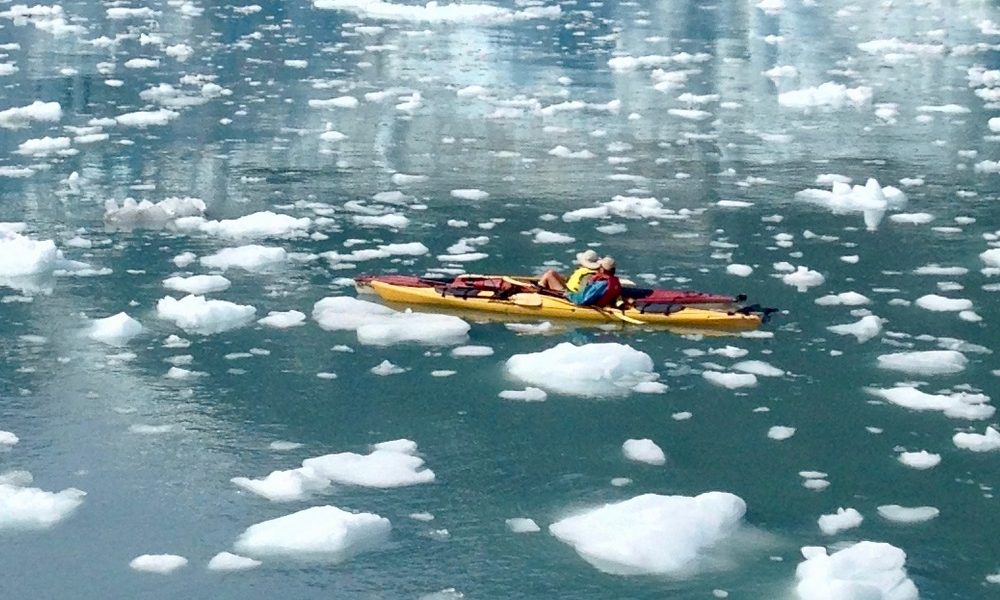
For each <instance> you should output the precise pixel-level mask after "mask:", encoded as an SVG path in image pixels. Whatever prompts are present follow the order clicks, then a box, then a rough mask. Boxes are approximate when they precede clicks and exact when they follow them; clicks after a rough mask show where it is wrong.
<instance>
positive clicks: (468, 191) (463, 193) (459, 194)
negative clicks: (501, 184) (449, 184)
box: [451, 188, 490, 200]
mask: <svg viewBox="0 0 1000 600" xmlns="http://www.w3.org/2000/svg"><path fill="white" fill-rule="evenodd" d="M451 197H452V198H458V199H459V200H485V199H486V198H489V197H490V195H489V193H487V192H484V191H483V190H479V189H475V188H465V189H456V190H451Z"/></svg>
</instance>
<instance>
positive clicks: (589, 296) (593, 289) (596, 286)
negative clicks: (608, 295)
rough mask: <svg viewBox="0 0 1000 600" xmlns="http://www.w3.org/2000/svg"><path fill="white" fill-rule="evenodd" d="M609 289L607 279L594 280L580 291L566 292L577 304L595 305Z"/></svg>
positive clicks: (568, 298) (567, 296)
mask: <svg viewBox="0 0 1000 600" xmlns="http://www.w3.org/2000/svg"><path fill="white" fill-rule="evenodd" d="M607 291H608V282H607V281H592V282H590V283H588V284H587V285H585V286H584V287H583V289H582V290H580V291H578V292H571V293H569V294H566V299H567V300H569V301H570V302H572V303H573V304H576V305H577V306H593V305H595V304H597V302H598V301H599V300H600V299H601V297H603V296H604V294H605V292H607Z"/></svg>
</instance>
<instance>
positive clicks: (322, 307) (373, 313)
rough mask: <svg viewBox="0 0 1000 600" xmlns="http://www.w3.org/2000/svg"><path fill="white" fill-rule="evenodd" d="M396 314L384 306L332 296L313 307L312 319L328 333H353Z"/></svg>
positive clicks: (347, 297)
mask: <svg viewBox="0 0 1000 600" xmlns="http://www.w3.org/2000/svg"><path fill="white" fill-rule="evenodd" d="M396 314H398V313H397V311H395V310H393V309H391V308H389V307H388V306H384V305H382V304H376V303H374V302H366V301H364V300H358V299H357V298H352V297H349V296H330V297H327V298H323V299H322V300H320V301H318V302H317V303H316V304H314V305H313V311H312V318H313V319H315V320H316V322H318V323H319V326H320V327H322V328H323V329H326V330H328V331H351V330H356V329H358V328H359V327H361V326H363V325H364V324H366V323H371V322H377V321H379V320H381V319H384V318H387V317H392V316H394V315H396Z"/></svg>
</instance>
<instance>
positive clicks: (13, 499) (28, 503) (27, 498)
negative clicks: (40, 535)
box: [0, 471, 87, 531]
mask: <svg viewBox="0 0 1000 600" xmlns="http://www.w3.org/2000/svg"><path fill="white" fill-rule="evenodd" d="M32 480H33V479H32V476H31V473H29V472H27V471H9V472H6V473H0V531H3V530H5V529H45V528H47V527H51V526H52V525H55V524H56V523H58V522H59V521H62V520H63V519H65V518H66V517H68V516H70V515H71V514H73V512H74V511H75V510H76V509H77V508H78V507H79V506H80V504H82V503H83V498H84V496H86V495H87V494H86V492H83V491H81V490H78V489H76V488H67V489H65V490H62V491H60V492H46V491H44V490H41V489H39V488H36V487H30V486H31V483H32Z"/></svg>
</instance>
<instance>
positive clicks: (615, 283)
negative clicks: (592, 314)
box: [590, 272, 622, 306]
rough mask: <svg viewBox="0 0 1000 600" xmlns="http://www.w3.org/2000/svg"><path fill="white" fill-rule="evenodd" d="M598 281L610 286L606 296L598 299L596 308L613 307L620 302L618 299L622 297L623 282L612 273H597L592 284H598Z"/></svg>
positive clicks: (605, 293)
mask: <svg viewBox="0 0 1000 600" xmlns="http://www.w3.org/2000/svg"><path fill="white" fill-rule="evenodd" d="M598 281H604V282H607V284H608V289H607V290H606V291H605V292H604V294H603V295H602V296H601V297H600V298H598V299H597V302H595V303H594V304H595V305H596V306H611V305H612V304H614V303H615V301H616V300H618V297H619V296H621V295H622V282H621V280H620V279H618V277H617V276H615V275H612V274H611V273H601V272H598V273H595V274H594V276H593V277H591V279H590V283H596V282H598Z"/></svg>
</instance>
